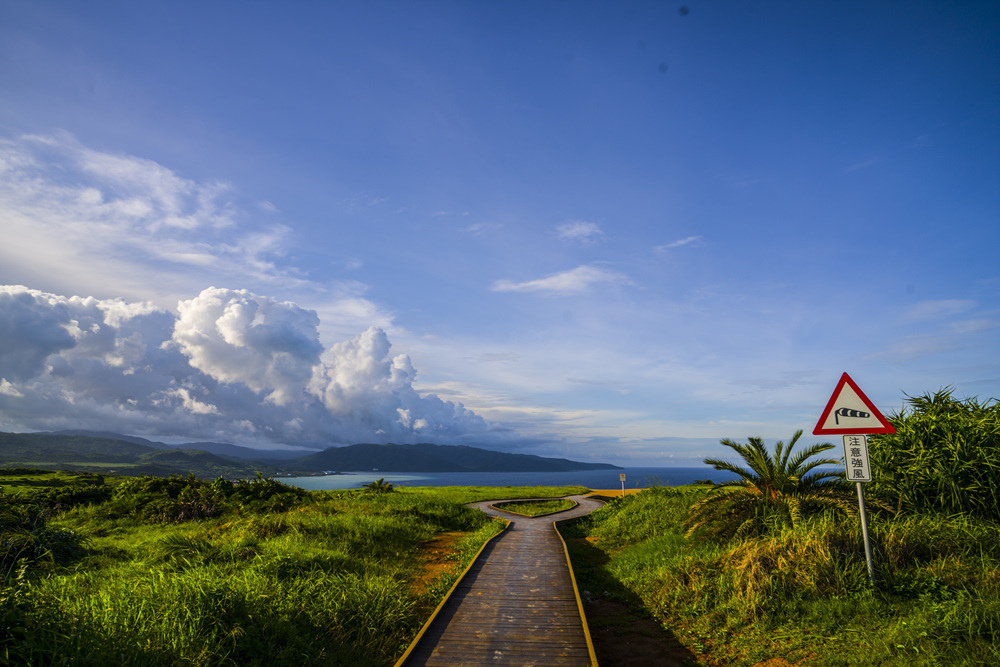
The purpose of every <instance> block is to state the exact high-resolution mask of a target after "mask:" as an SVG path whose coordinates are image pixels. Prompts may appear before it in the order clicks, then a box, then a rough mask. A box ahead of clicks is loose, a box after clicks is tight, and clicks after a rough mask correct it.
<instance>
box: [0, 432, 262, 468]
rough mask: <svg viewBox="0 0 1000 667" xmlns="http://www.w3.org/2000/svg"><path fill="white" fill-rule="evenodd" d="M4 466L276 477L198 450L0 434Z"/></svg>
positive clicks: (75, 437)
mask: <svg viewBox="0 0 1000 667" xmlns="http://www.w3.org/2000/svg"><path fill="white" fill-rule="evenodd" d="M0 466H3V467H5V468H13V467H22V468H44V469H47V470H80V471H90V472H112V471H113V472H116V473H120V474H123V475H159V476H169V475H187V474H189V473H194V474H195V476H197V477H201V478H214V477H219V476H223V477H253V476H254V475H256V474H257V471H260V472H263V473H264V474H267V475H273V474H274V473H276V472H280V470H279V469H278V468H276V467H274V466H273V465H269V464H266V463H259V462H252V461H234V460H231V459H226V458H223V457H221V456H216V455H215V454H211V453H209V452H205V451H201V450H198V449H174V448H169V449H158V448H154V447H151V446H149V445H143V444H139V443H135V442H126V441H124V440H117V439H114V438H110V437H91V436H84V435H57V434H51V433H0Z"/></svg>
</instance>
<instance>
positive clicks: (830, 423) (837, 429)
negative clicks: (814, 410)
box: [813, 373, 896, 435]
mask: <svg viewBox="0 0 1000 667" xmlns="http://www.w3.org/2000/svg"><path fill="white" fill-rule="evenodd" d="M895 432H896V429H895V428H893V426H892V424H890V423H889V421H888V420H887V419H886V418H885V417H883V416H882V413H881V412H879V411H878V408H876V407H875V404H874V403H872V402H871V401H870V400H868V397H867V396H865V394H864V392H863V391H861V389H859V388H858V385H857V384H855V383H854V380H852V379H851V376H850V375H848V374H847V373H844V374H843V375H842V376H840V382H838V383H837V388H836V389H834V390H833V396H831V397H830V402H829V403H827V404H826V409H825V410H823V414H822V415H821V416H820V418H819V421H818V422H816V428H814V429H813V435H851V434H853V433H857V434H861V433H895Z"/></svg>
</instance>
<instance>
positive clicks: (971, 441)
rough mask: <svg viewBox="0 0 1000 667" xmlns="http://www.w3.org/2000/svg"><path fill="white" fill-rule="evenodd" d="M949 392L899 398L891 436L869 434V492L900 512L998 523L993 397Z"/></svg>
mask: <svg viewBox="0 0 1000 667" xmlns="http://www.w3.org/2000/svg"><path fill="white" fill-rule="evenodd" d="M951 394H952V392H951V390H946V389H945V390H941V391H939V392H937V393H935V394H925V395H923V396H918V397H915V398H910V397H908V398H907V401H906V402H907V404H908V405H909V410H907V409H906V408H904V409H903V410H902V411H901V412H899V413H898V414H894V415H890V416H889V417H888V419H889V421H890V422H891V423H892V425H893V426H895V428H896V433H894V434H879V435H872V436H870V446H869V456H870V460H871V467H872V478H873V481H872V482H871V484H869V485H868V489H869V490H870V491H871V493H872V494H873V495H875V496H877V497H882V498H884V499H885V500H888V501H889V502H892V503H895V504H896V505H897V507H898V509H899V511H901V512H905V513H915V512H921V511H925V510H929V511H934V512H941V513H944V514H948V515H951V514H964V515H969V516H977V517H981V518H985V519H990V520H993V521H1000V402H998V401H997V400H995V399H994V400H991V401H986V402H979V401H978V400H977V399H975V398H970V399H967V400H965V401H960V400H957V399H955V398H953V397H952V395H951Z"/></svg>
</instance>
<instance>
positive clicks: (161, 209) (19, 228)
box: [0, 133, 302, 303]
mask: <svg viewBox="0 0 1000 667" xmlns="http://www.w3.org/2000/svg"><path fill="white" fill-rule="evenodd" d="M237 199H238V198H237V196H236V193H234V192H233V189H232V188H231V187H230V186H228V185H226V184H224V183H219V182H209V183H199V182H196V181H192V180H190V179H186V178H183V177H182V176H179V175H177V174H176V173H174V172H173V171H171V170H170V169H167V168H166V167H163V166H161V165H159V164H157V163H156V162H153V161H151V160H146V159H142V158H137V157H133V156H128V155H113V154H108V153H101V152H99V151H95V150H93V149H90V148H87V147H86V146H83V145H81V144H80V143H79V142H77V141H76V140H75V139H74V138H73V137H72V136H70V135H68V134H66V133H57V134H54V135H51V136H22V137H19V138H16V139H12V140H0V227H2V228H3V229H4V232H5V242H4V243H3V244H2V246H0V262H2V264H3V265H5V268H6V269H7V271H6V273H9V274H16V275H18V276H19V282H21V281H26V280H31V281H32V282H36V283H43V284H46V285H55V284H59V283H62V284H63V285H65V286H66V287H67V288H68V289H79V290H86V291H99V290H100V289H101V288H102V286H106V285H108V284H115V285H118V286H119V289H120V290H121V291H120V292H119V294H122V293H124V295H126V296H131V297H138V298H156V297H163V296H164V291H167V290H170V289H171V287H174V288H175V289H176V288H178V287H179V286H180V285H181V284H183V283H185V282H186V281H189V280H190V279H189V278H187V277H186V276H187V274H188V273H189V271H187V269H190V268H192V267H196V268H198V269H199V271H200V272H201V273H200V274H199V275H200V276H202V277H201V281H204V280H205V279H206V278H205V272H207V273H208V275H209V277H208V280H212V281H220V282H229V281H237V280H238V281H239V282H243V283H245V282H247V281H251V280H252V281H255V282H257V283H268V284H276V283H279V282H281V283H284V284H285V285H286V286H296V285H301V284H302V280H301V278H300V277H298V276H297V275H295V272H294V271H290V270H286V269H282V268H279V267H278V266H277V264H276V263H275V261H274V260H275V258H276V257H279V256H280V255H282V254H283V253H284V245H285V243H286V240H287V237H288V234H289V231H290V230H289V228H287V227H286V226H284V225H281V224H276V223H274V222H268V223H266V224H265V225H260V224H253V223H252V222H251V221H247V220H244V219H245V218H247V217H249V216H248V213H249V212H252V211H259V207H258V206H256V205H253V204H248V205H247V206H246V207H245V208H244V207H243V206H242V205H241V204H239V203H238V201H237ZM142 283H145V286H143V285H142ZM204 285H205V282H200V284H198V285H194V284H185V285H184V286H183V287H179V289H178V291H188V292H189V291H193V290H196V289H200V288H201V287H203V286H204ZM168 286H170V287H168ZM165 287H166V290H165V289H164V288H165ZM175 294H176V292H175ZM171 300H172V299H171ZM161 303H162V302H161Z"/></svg>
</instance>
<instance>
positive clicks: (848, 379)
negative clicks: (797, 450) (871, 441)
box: [813, 373, 896, 435]
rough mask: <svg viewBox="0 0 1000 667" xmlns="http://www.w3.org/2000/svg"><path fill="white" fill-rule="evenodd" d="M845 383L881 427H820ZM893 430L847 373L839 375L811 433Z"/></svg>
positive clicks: (842, 433) (860, 433) (880, 431)
mask: <svg viewBox="0 0 1000 667" xmlns="http://www.w3.org/2000/svg"><path fill="white" fill-rule="evenodd" d="M845 384H846V385H850V386H851V389H853V390H854V393H856V394H857V395H858V398H860V399H861V400H862V402H863V403H864V404H865V406H866V407H867V408H868V409H869V410H871V411H872V415H873V416H874V417H876V418H877V419H878V420H879V421H880V422H882V426H881V428H873V427H869V428H864V427H861V428H822V426H823V423H824V422H825V421H826V419H827V417H829V416H830V412H831V411H832V410H833V406H834V404H835V403H836V402H837V399H838V398H840V392H841V391H843V390H844V385H845ZM895 432H896V428H895V427H894V426H893V425H892V424H890V423H889V420H888V419H886V418H885V417H883V416H882V413H881V412H879V411H878V408H876V407H875V404H874V403H872V402H871V400H870V399H869V398H868V397H867V396H865V392H863V391H861V388H860V387H859V386H858V385H857V383H856V382H855V381H854V380H852V379H851V376H850V375H848V374H847V373H844V374H843V375H841V376H840V382H838V383H837V388H836V389H834V390H833V395H832V396H830V401H829V402H828V403H827V404H826V408H825V409H824V410H823V414H821V415H820V416H819V421H818V422H816V428H814V429H813V435H855V434H856V435H867V434H870V433H895Z"/></svg>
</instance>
